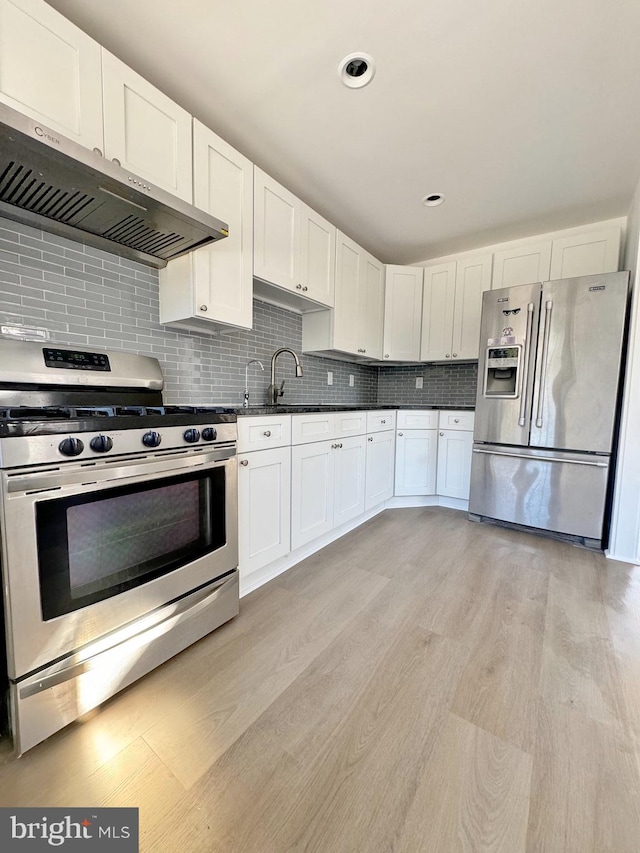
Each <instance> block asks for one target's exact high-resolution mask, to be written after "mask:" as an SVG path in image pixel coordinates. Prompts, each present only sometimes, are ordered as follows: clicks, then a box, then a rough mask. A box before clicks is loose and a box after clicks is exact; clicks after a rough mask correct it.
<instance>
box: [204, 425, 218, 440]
mask: <svg viewBox="0 0 640 853" xmlns="http://www.w3.org/2000/svg"><path fill="white" fill-rule="evenodd" d="M202 437H203V438H204V440H205V441H215V440H216V438H217V437H218V430H217V429H216V428H215V427H205V428H204V429H203V430H202Z"/></svg>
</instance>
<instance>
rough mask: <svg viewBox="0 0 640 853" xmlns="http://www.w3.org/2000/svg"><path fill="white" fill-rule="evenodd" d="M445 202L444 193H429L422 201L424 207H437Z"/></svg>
mask: <svg viewBox="0 0 640 853" xmlns="http://www.w3.org/2000/svg"><path fill="white" fill-rule="evenodd" d="M444 200H445V195H444V193H429V195H426V196H425V197H424V198H423V199H422V203H423V204H424V206H425V207H437V206H438V205H439V204H442V202H443V201H444Z"/></svg>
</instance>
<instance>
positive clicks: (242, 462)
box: [240, 459, 249, 468]
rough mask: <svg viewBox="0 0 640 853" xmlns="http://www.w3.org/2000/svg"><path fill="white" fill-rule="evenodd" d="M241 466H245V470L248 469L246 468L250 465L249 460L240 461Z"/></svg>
mask: <svg viewBox="0 0 640 853" xmlns="http://www.w3.org/2000/svg"><path fill="white" fill-rule="evenodd" d="M240 464H241V465H244V466H245V468H246V467H247V465H248V464H249V460H248V459H241V460H240Z"/></svg>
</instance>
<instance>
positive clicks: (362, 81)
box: [338, 53, 376, 89]
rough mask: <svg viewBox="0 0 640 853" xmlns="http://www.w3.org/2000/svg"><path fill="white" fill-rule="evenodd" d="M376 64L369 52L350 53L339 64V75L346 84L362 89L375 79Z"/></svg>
mask: <svg viewBox="0 0 640 853" xmlns="http://www.w3.org/2000/svg"><path fill="white" fill-rule="evenodd" d="M375 73H376V66H375V63H374V61H373V57H372V56H369V54H368V53H350V54H349V56H345V58H344V59H343V60H342V62H341V63H340V64H339V65H338V75H339V77H340V79H341V80H342V82H343V83H344V85H345V86H348V87H349V88H350V89H361V88H362V87H363V86H366V85H367V83H370V82H371V81H372V80H373V77H374V75H375Z"/></svg>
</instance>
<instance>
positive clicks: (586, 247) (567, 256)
mask: <svg viewBox="0 0 640 853" xmlns="http://www.w3.org/2000/svg"><path fill="white" fill-rule="evenodd" d="M619 261H620V229H619V228H603V229H602V230H600V231H591V232H585V233H583V234H578V235H575V236H573V237H563V238H561V239H559V240H554V241H553V249H552V251H551V273H550V275H549V278H550V279H551V280H552V281H553V280H555V279H558V278H573V277H574V276H579V275H600V273H605V272H617V270H618V265H619Z"/></svg>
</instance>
